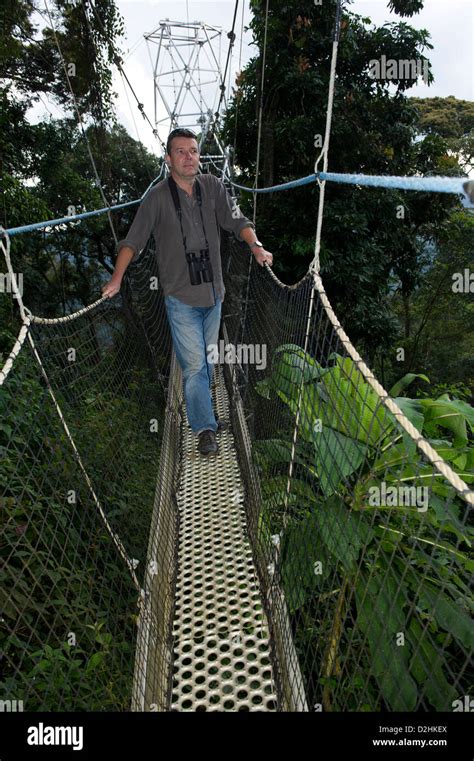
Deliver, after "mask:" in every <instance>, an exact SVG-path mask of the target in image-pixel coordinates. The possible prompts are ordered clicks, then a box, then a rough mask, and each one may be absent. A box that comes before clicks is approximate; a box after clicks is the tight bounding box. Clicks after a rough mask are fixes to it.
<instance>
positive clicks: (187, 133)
mask: <svg viewBox="0 0 474 761" xmlns="http://www.w3.org/2000/svg"><path fill="white" fill-rule="evenodd" d="M175 137H193V138H194V139H195V140H196V141H197V135H195V134H194V132H193V131H192V130H190V129H185V128H184V127H178V128H177V129H174V130H173V131H172V132H170V134H169V135H168V140H167V141H166V153H167V154H168V155H169V153H170V150H171V143H172V141H173V138H175Z"/></svg>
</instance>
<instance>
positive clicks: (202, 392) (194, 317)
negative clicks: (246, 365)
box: [165, 296, 222, 434]
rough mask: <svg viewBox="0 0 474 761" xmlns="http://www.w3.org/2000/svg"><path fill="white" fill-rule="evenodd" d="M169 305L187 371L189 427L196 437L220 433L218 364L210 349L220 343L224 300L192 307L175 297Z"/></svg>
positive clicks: (177, 349) (172, 327) (173, 333)
mask: <svg viewBox="0 0 474 761" xmlns="http://www.w3.org/2000/svg"><path fill="white" fill-rule="evenodd" d="M165 306H166V313H167V315H168V322H169V325H170V330H171V337H172V339H173V346H174V350H175V352H176V358H177V360H178V362H179V364H180V366H181V370H182V372H183V381H184V398H185V401H186V410H187V414H188V421H189V425H190V426H191V429H192V430H193V432H194V433H196V434H197V433H201V431H205V430H211V431H216V430H217V422H216V418H215V415H214V411H213V409H212V396H211V384H212V375H213V371H214V364H213V363H211V362H209V361H208V347H209V346H210V344H215V345H217V344H218V339H219V325H220V321H221V307H222V303H221V300H220V299H219V298H216V304H215V306H212V307H191V306H188V304H184V303H183V302H182V301H180V300H179V299H177V298H176V297H175V296H165Z"/></svg>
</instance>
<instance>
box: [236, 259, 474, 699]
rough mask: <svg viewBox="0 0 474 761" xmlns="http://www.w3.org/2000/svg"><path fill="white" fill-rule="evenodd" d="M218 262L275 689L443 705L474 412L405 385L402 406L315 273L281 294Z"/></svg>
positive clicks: (452, 656)
mask: <svg viewBox="0 0 474 761" xmlns="http://www.w3.org/2000/svg"><path fill="white" fill-rule="evenodd" d="M225 269H226V271H227V294H226V302H225V307H224V312H223V321H224V323H225V326H226V339H227V340H228V343H227V344H225V345H224V346H223V347H222V350H223V352H227V356H228V358H229V360H232V359H234V360H236V361H235V362H234V363H233V364H231V365H228V368H229V377H230V378H231V382H232V386H233V400H234V404H233V409H234V419H235V418H236V410H237V408H238V406H239V405H240V406H241V407H242V408H243V410H244V417H245V421H246V426H244V428H246V429H247V433H246V434H244V438H246V439H247V440H246V441H243V442H242V446H241V451H240V454H241V461H242V467H243V472H244V473H245V480H246V485H247V492H248V495H249V509H250V515H249V531H250V533H251V535H252V542H253V546H254V549H255V553H256V557H257V558H258V563H259V573H260V578H261V583H262V587H263V589H264V591H265V597H266V600H267V603H268V611H269V621H270V622H271V625H272V633H273V637H274V644H275V648H276V650H275V652H276V653H277V655H278V658H277V660H278V667H279V674H280V688H281V694H282V695H283V696H286V699H287V701H288V704H289V705H295V704H296V703H298V701H301V700H307V703H308V706H309V708H310V710H312V709H314V710H324V711H334V710H336V711H354V710H355V711H361V710H362V711H364V710H365V711H415V710H426V711H433V710H435V711H452V710H453V705H454V703H453V701H456V700H458V699H462V698H463V696H465V695H468V694H469V690H470V687H472V678H473V673H472V647H473V639H474V633H473V627H472V620H471V615H470V614H471V613H472V608H473V598H472V592H471V591H470V580H471V578H472V570H473V567H474V566H473V558H472V553H471V542H472V537H473V526H472V510H470V507H471V508H472V505H473V504H474V492H472V491H471V490H470V489H469V485H471V484H472V482H473V479H474V456H473V448H472V430H473V423H474V420H473V414H472V408H470V407H469V406H468V405H466V404H464V403H462V402H454V401H452V400H449V399H446V398H443V397H441V398H440V399H439V400H430V399H411V398H409V397H405V396H403V393H402V391H401V390H400V392H397V391H396V390H394V393H396V394H397V398H396V399H395V403H396V406H395V404H394V401H393V400H392V398H391V397H389V396H388V395H387V394H386V392H385V391H384V390H383V389H382V387H381V386H380V385H379V384H378V383H377V382H376V381H375V379H374V378H373V376H372V374H371V372H370V371H369V370H368V368H367V367H366V365H365V364H364V363H363V362H362V359H361V358H360V357H359V355H358V354H357V352H356V351H355V349H354V347H352V345H351V344H350V342H349V341H348V339H347V336H346V335H345V334H344V333H343V331H342V329H341V328H340V326H339V323H338V321H337V319H336V317H335V315H334V313H333V312H332V309H331V307H330V304H329V301H328V299H327V296H326V294H325V293H324V289H323V287H322V283H321V280H320V278H319V277H318V276H317V275H314V276H312V275H311V274H308V275H307V276H305V277H304V278H303V279H302V280H301V281H300V282H299V283H298V284H296V285H294V286H286V285H284V284H283V283H281V282H280V281H279V280H278V279H277V278H276V277H275V275H274V274H273V273H272V272H271V270H269V269H268V268H266V269H267V271H265V270H262V269H261V268H260V267H258V266H255V265H254V264H253V263H252V272H251V275H250V278H248V275H247V262H246V261H245V259H244V257H243V256H242V252H237V251H236V250H235V248H232V247H231V248H229V249H228V251H227V253H226V264H225ZM226 347H227V348H226ZM293 643H294V646H295V649H296V655H295V651H294V650H293ZM295 658H297V661H298V662H297V664H296V663H292V659H293V660H294V659H295ZM299 670H301V674H302V678H301V679H300V678H297V677H296V676H295V674H297V673H299Z"/></svg>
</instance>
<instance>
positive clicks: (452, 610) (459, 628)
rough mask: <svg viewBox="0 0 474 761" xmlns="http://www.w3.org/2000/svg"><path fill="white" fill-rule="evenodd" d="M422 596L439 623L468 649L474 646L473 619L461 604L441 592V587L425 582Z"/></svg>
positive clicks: (420, 591) (421, 590)
mask: <svg viewBox="0 0 474 761" xmlns="http://www.w3.org/2000/svg"><path fill="white" fill-rule="evenodd" d="M419 596H420V598H421V599H422V600H423V601H424V602H425V604H426V605H427V606H428V609H429V612H430V613H431V615H432V616H433V618H434V619H435V620H436V621H437V622H438V624H439V625H440V626H441V627H442V628H443V629H444V630H445V631H447V632H449V633H450V634H452V635H453V637H454V638H455V639H456V640H457V641H458V642H460V643H461V644H462V645H463V646H464V647H465V648H466V650H468V651H470V650H471V649H472V648H474V627H473V624H472V620H471V619H470V618H469V616H468V615H467V614H466V612H465V611H464V610H463V608H461V607H460V606H459V605H456V603H455V602H454V601H453V600H451V599H450V598H449V597H447V596H446V595H445V594H444V593H442V592H441V593H440V590H439V589H436V588H435V587H433V586H429V585H428V584H424V585H423V586H422V587H421V589H420V590H419Z"/></svg>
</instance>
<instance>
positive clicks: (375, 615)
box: [355, 569, 417, 711]
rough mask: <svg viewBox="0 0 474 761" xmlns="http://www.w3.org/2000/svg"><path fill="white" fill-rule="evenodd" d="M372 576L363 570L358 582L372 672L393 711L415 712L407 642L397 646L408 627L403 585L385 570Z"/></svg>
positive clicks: (360, 622) (360, 613)
mask: <svg viewBox="0 0 474 761" xmlns="http://www.w3.org/2000/svg"><path fill="white" fill-rule="evenodd" d="M377 573H378V574H380V573H381V571H380V570H377V569H375V570H374V572H373V573H372V575H371V576H368V575H367V572H362V573H361V574H360V575H359V577H358V581H357V584H356V590H355V591H356V605H357V626H358V627H360V629H361V630H362V631H363V632H364V634H365V635H366V636H367V639H368V643H369V649H370V655H371V658H372V664H371V673H372V674H373V676H374V678H375V679H376V680H377V683H378V685H379V687H380V690H381V692H382V695H383V698H384V700H385V702H386V703H387V705H388V707H389V710H391V711H413V710H414V708H415V706H416V702H417V687H416V684H415V682H414V680H413V678H412V676H411V674H410V671H409V649H408V647H407V644H405V645H404V646H399V645H397V641H396V637H397V634H398V633H399V632H404V631H405V630H406V625H407V622H406V615H405V613H404V611H403V608H402V604H401V603H402V601H401V600H400V595H399V594H397V592H398V591H399V590H400V589H401V587H402V584H403V582H401V581H400V585H398V583H397V582H398V580H397V582H396V581H395V580H394V578H393V576H387V574H386V573H385V569H384V572H383V577H380V576H379V575H376V574H377ZM402 599H403V598H402Z"/></svg>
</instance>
